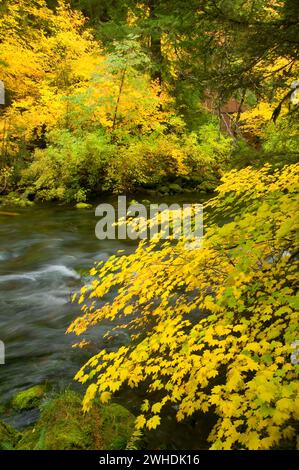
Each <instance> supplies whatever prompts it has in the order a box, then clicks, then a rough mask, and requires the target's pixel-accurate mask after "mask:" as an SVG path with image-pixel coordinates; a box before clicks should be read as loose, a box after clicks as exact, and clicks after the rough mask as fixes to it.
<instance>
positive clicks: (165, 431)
mask: <svg viewBox="0 0 299 470" xmlns="http://www.w3.org/2000/svg"><path fill="white" fill-rule="evenodd" d="M188 200H189V201H191V200H192V201H193V202H199V201H198V199H197V198H195V196H194V195H193V196H191V195H189V197H188V199H186V198H185V199H184V200H181V201H178V198H176V201H175V202H188ZM105 202H111V203H113V204H116V200H115V199H113V198H110V200H108V201H107V200H105ZM159 202H162V201H159ZM163 202H174V201H173V200H172V201H169V200H168V201H165V200H164V201H163ZM200 202H202V201H200ZM5 210H13V211H17V212H18V213H19V215H16V216H5V215H0V340H2V341H3V342H4V343H5V365H0V404H1V402H2V403H3V402H4V401H5V400H8V399H9V398H10V397H11V396H12V395H13V394H14V393H16V392H17V391H20V390H22V389H24V388H26V387H29V386H31V385H34V384H38V383H43V382H49V383H52V384H54V385H55V386H57V387H60V388H61V387H64V386H68V385H69V384H70V383H72V378H73V376H74V374H75V372H76V371H77V370H78V368H79V367H80V366H81V365H82V364H83V363H84V361H85V360H86V358H87V357H90V355H91V354H92V353H93V352H95V351H96V348H98V347H101V346H104V347H107V346H108V347H115V346H117V345H118V344H119V343H120V342H123V340H124V339H126V338H124V337H123V335H124V333H119V334H115V336H114V338H113V340H112V341H111V342H110V343H109V344H105V341H104V340H102V339H101V336H102V334H103V333H104V332H105V331H107V328H108V325H107V324H105V323H103V324H101V325H100V326H98V327H96V328H95V329H93V331H91V332H89V333H88V334H89V336H90V339H91V340H92V345H93V346H91V349H90V350H87V351H85V350H84V351H83V350H80V349H79V350H78V349H72V347H71V345H72V344H73V343H74V337H73V335H65V330H66V328H67V327H68V325H69V324H70V322H71V321H72V319H73V318H75V317H76V316H77V315H78V313H79V309H78V306H76V305H74V304H72V303H71V302H70V298H71V295H72V294H73V293H74V292H76V291H77V290H78V289H79V288H80V286H81V285H82V283H83V282H85V281H88V270H89V268H90V267H91V266H92V265H93V263H94V262H96V261H99V260H106V259H108V257H109V256H110V255H112V254H114V253H115V252H116V251H117V250H119V249H125V250H126V251H131V250H133V249H134V246H135V242H131V241H123V240H104V241H100V240H98V239H97V238H96V236H95V225H96V222H97V219H96V217H95V215H94V209H91V210H84V211H83V210H77V209H74V208H67V207H65V206H59V205H42V206H39V205H36V206H34V207H33V208H32V207H31V208H26V209H17V210H16V209H15V208H14V209H8V208H7V209H5ZM134 393H135V395H134ZM141 398H142V397H140V396H137V395H136V391H135V392H134V391H133V392H132V391H131V392H129V393H124V394H123V396H120V398H119V399H120V400H121V401H122V402H123V404H124V405H127V406H128V407H130V408H131V409H134V407H135V408H136V404H137V402H138V400H140V399H141ZM34 419H36V415H34V413H32V412H30V413H27V414H26V413H23V414H21V415H16V416H13V417H12V418H11V422H12V424H14V425H15V426H18V427H20V428H21V427H23V426H25V425H26V424H27V425H28V424H29V423H30V422H32V421H34ZM165 423H166V424H165V425H164V426H163V427H161V429H160V431H159V433H156V436H157V437H156V439H157V442H156V443H155V442H153V445H154V446H158V447H159V445H160V444H159V443H161V439H162V441H163V440H164V442H165V443H166V445H168V446H172V447H174V448H175V447H178V448H184V447H185V448H191V447H194V448H196V447H197V448H198V442H196V441H194V438H192V435H193V434H194V433H195V428H194V427H196V426H197V425H198V423H197V424H194V423H193V424H192V423H191V424H190V423H188V424H183V425H178V424H174V423H173V420H172V418H171V417H166V420H165ZM167 423H168V424H167ZM173 426H176V427H177V429H176V431H174V429H173ZM154 440H155V438H154Z"/></svg>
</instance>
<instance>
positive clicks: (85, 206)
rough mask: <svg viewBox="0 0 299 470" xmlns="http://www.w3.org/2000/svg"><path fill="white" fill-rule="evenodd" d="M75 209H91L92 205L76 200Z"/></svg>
mask: <svg viewBox="0 0 299 470" xmlns="http://www.w3.org/2000/svg"><path fill="white" fill-rule="evenodd" d="M75 207H76V209H91V208H92V205H91V204H87V203H86V202H78V204H76V205H75Z"/></svg>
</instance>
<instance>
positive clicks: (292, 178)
mask: <svg viewBox="0 0 299 470" xmlns="http://www.w3.org/2000/svg"><path fill="white" fill-rule="evenodd" d="M296 188H297V190H298V165H289V166H285V167H284V168H283V169H282V170H276V171H273V170H272V169H271V166H270V165H266V166H264V167H263V168H262V169H260V170H255V169H253V168H246V169H244V170H241V171H239V172H236V171H232V172H231V173H228V174H227V175H225V177H224V178H223V181H222V184H221V185H220V186H219V187H218V195H217V196H216V197H215V198H214V199H212V200H211V201H210V202H208V204H207V206H206V213H208V211H209V215H208V216H207V220H206V223H207V228H206V232H205V237H204V245H203V248H200V249H196V250H191V251H190V250H188V249H186V247H185V243H184V240H183V239H182V240H180V241H178V242H177V243H174V242H171V241H167V242H164V244H162V246H160V244H161V241H159V240H158V241H151V242H149V243H146V242H144V241H142V242H140V244H139V246H138V248H137V250H136V251H135V253H133V254H130V255H121V254H119V255H117V256H113V257H111V258H110V259H109V260H108V261H107V262H106V263H105V264H104V265H102V266H96V267H95V268H93V269H92V271H91V275H92V276H93V280H92V284H91V285H88V286H84V287H83V288H82V290H81V296H80V298H79V304H83V307H82V316H80V317H79V318H77V319H76V320H75V321H74V322H73V324H72V325H71V326H70V328H69V330H68V331H69V332H74V333H76V334H77V335H81V334H82V333H84V332H85V331H86V329H87V328H89V327H92V326H94V325H96V324H97V323H98V322H101V321H102V320H105V321H107V320H110V321H111V322H115V321H116V322H117V324H118V326H117V328H119V325H122V326H123V328H126V330H127V332H128V334H130V336H131V340H132V341H131V343H130V344H129V345H127V344H125V345H123V346H121V347H119V348H118V349H117V350H116V351H106V350H104V349H103V350H100V352H99V353H98V354H96V355H95V356H93V357H92V358H91V359H90V360H89V361H88V362H87V363H86V365H85V366H84V367H83V368H82V369H81V370H80V371H79V372H78V374H77V375H76V379H77V380H78V381H80V382H81V383H86V382H87V383H89V386H88V388H87V391H86V395H85V399H84V402H83V408H84V409H85V410H86V411H87V410H88V409H89V408H90V407H91V406H92V400H93V398H94V396H95V395H98V394H99V395H100V398H101V400H102V401H103V402H106V401H108V400H109V399H110V398H111V396H113V393H115V392H116V391H118V390H119V389H121V388H122V387H124V386H129V387H132V388H135V387H140V386H142V387H144V388H145V389H146V391H147V392H146V393H147V397H148V398H147V400H146V401H145V402H144V404H143V405H142V407H141V409H140V415H139V416H138V418H137V420H136V427H137V428H138V429H141V428H144V427H146V428H148V429H154V428H156V426H157V425H158V424H159V423H160V419H163V418H162V416H163V408H164V407H166V406H167V405H169V404H171V405H172V406H173V407H175V408H176V409H177V411H176V417H177V419H178V420H179V421H181V420H183V419H185V418H187V417H188V416H191V415H193V414H194V413H196V412H198V411H201V412H204V413H209V412H212V413H214V414H215V415H216V416H217V417H218V419H217V423H216V425H215V426H214V427H213V429H212V431H211V433H210V436H209V442H210V446H211V449H234V448H237V449H242V448H243V449H244V448H245V449H270V448H273V447H277V446H280V445H282V446H283V445H284V442H292V441H293V440H294V439H295V437H296V423H297V424H298V405H299V404H298V391H299V389H298V386H299V384H298V381H297V380H296V379H297V374H298V365H296V363H295V362H296V361H295V362H294V361H293V362H291V354H292V347H294V346H295V343H294V342H295V340H296V337H297V328H298V317H297V309H298V298H296V280H297V269H298V263H297V260H296V254H297V252H298V245H297V241H296V227H297V228H298V219H297V217H296V207H297V202H296V201H297V193H296ZM217 214H221V216H222V217H227V218H228V219H227V220H226V223H224V224H222V225H218V224H217V223H215V222H213V218H214V217H215V216H216V215H217ZM157 243H158V246H157ZM157 248H158V249H157ZM115 289H117V293H116V294H115V296H114V299H113V301H112V302H107V301H105V298H106V297H105V296H106V295H107V294H108V293H109V292H115ZM111 328H112V332H113V323H112V327H111ZM112 334H113V333H112ZM297 362H298V361H297Z"/></svg>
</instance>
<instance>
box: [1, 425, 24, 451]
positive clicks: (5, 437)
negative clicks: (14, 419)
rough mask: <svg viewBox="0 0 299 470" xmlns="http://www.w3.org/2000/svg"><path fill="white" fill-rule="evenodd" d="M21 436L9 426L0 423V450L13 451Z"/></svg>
mask: <svg viewBox="0 0 299 470" xmlns="http://www.w3.org/2000/svg"><path fill="white" fill-rule="evenodd" d="M20 437H21V435H20V434H19V433H18V432H17V431H16V430H15V429H14V428H12V427H11V426H9V425H8V424H6V423H4V422H3V421H0V450H9V449H13V448H14V447H15V445H16V444H17V442H18V441H19V439H20Z"/></svg>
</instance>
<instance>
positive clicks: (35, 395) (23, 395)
mask: <svg viewBox="0 0 299 470" xmlns="http://www.w3.org/2000/svg"><path fill="white" fill-rule="evenodd" d="M45 393H46V386H45V385H34V386H33V387H30V388H28V389H26V390H22V392H18V393H17V394H16V395H15V396H14V397H13V399H12V402H11V404H12V407H13V408H14V409H15V410H19V411H23V410H30V409H32V408H37V407H38V406H39V404H40V402H41V400H42V398H43V396H44V395H45Z"/></svg>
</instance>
